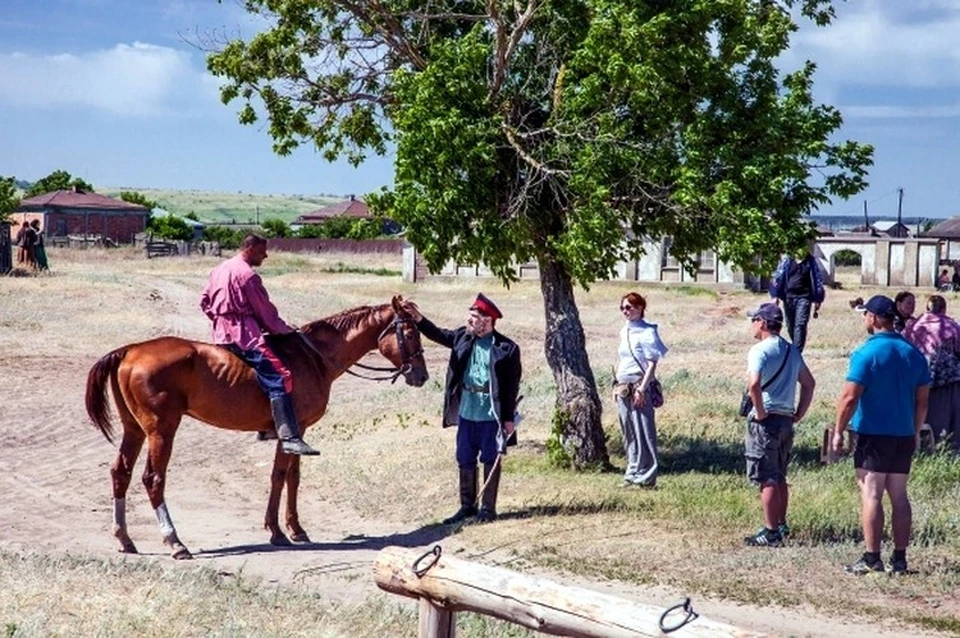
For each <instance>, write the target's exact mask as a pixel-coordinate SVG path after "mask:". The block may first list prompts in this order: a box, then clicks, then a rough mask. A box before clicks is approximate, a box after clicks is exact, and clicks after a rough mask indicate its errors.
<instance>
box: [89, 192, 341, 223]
mask: <svg viewBox="0 0 960 638" xmlns="http://www.w3.org/2000/svg"><path fill="white" fill-rule="evenodd" d="M124 190H135V191H137V192H139V193H142V194H143V195H145V196H146V197H147V198H148V199H151V200H154V201H156V202H157V203H158V204H160V207H161V208H165V209H167V210H169V211H171V212H173V213H176V214H177V215H181V216H183V215H187V214H188V213H194V214H196V216H197V217H198V218H199V219H200V221H202V222H210V223H231V222H236V223H238V224H252V223H257V220H258V219H259V221H260V222H263V221H266V220H268V219H281V220H283V221H285V222H287V223H288V224H289V223H290V222H292V221H293V220H294V219H296V218H297V217H299V216H300V215H303V214H304V213H309V212H311V211H314V210H317V209H318V208H323V207H324V206H327V205H329V204H332V203H334V202H338V201H341V200H343V199H345V198H344V197H336V196H327V195H257V194H253V193H239V192H238V193H220V192H210V191H194V190H163V189H156V188H130V189H127V188H111V187H104V188H103V189H100V191H101V192H102V193H103V194H104V195H107V196H109V197H119V196H120V193H121V192H122V191H124Z"/></svg>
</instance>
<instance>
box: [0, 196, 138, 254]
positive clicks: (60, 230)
mask: <svg viewBox="0 0 960 638" xmlns="http://www.w3.org/2000/svg"><path fill="white" fill-rule="evenodd" d="M10 217H11V219H13V220H15V221H17V222H24V221H27V222H30V221H33V220H34V219H38V220H40V227H41V228H43V230H44V232H45V233H46V235H47V237H66V236H67V235H84V236H96V237H106V238H109V239H111V240H112V241H114V242H116V243H118V244H119V243H132V242H133V238H134V236H135V235H136V234H137V233H142V232H143V231H144V230H145V229H146V227H147V220H148V219H149V218H150V209H149V208H147V207H145V206H139V205H137V204H131V203H129V202H125V201H123V200H122V199H114V198H112V197H107V196H105V195H100V194H99V193H88V192H86V191H84V190H81V189H79V188H74V189H73V190H59V191H53V192H50V193H44V194H43V195H36V196H34V197H28V198H27V199H24V200H22V201H21V202H20V206H19V207H17V209H16V210H15V211H13V212H12V213H11V214H10Z"/></svg>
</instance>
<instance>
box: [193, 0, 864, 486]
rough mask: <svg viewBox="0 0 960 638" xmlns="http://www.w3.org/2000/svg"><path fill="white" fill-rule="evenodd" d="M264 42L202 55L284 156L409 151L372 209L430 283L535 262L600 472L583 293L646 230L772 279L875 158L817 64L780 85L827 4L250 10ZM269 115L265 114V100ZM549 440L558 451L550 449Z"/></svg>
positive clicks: (497, 3)
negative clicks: (456, 271)
mask: <svg viewBox="0 0 960 638" xmlns="http://www.w3.org/2000/svg"><path fill="white" fill-rule="evenodd" d="M245 6H246V8H247V9H248V11H254V12H262V13H263V14H264V16H265V17H266V18H267V19H268V20H269V22H268V24H269V25H270V26H269V28H268V29H267V30H265V31H263V32H261V33H259V34H257V35H256V36H254V37H253V38H252V39H251V40H249V41H244V40H239V39H238V40H233V41H230V42H228V43H226V44H225V45H224V46H223V47H222V48H221V49H220V50H219V51H216V52H214V53H211V54H210V55H209V56H208V59H207V65H208V68H209V70H210V71H211V72H212V73H214V74H215V75H217V76H219V77H220V78H222V79H223V81H224V83H223V85H222V86H221V98H222V100H223V101H224V103H230V102H232V101H235V100H236V101H239V102H240V109H239V114H238V115H239V120H240V122H241V123H243V124H252V123H254V122H256V121H257V120H258V118H260V117H263V116H264V115H265V116H266V118H267V119H268V120H269V130H270V134H271V136H272V138H273V148H274V150H275V151H276V152H277V153H280V154H287V153H290V152H291V151H292V150H293V149H294V148H295V147H297V146H298V145H299V144H301V143H309V144H313V145H315V146H316V148H317V149H318V150H319V151H320V152H321V153H322V154H323V155H324V157H326V158H327V159H334V158H337V157H341V156H345V157H346V158H347V159H348V160H349V161H351V162H353V163H355V164H356V163H359V162H361V161H362V160H363V159H364V157H365V156H366V154H367V153H369V152H371V151H372V152H375V153H383V152H385V148H386V144H387V142H388V140H389V139H390V138H391V137H392V139H393V143H394V144H395V146H396V163H395V175H394V184H395V186H394V188H393V189H392V190H384V191H382V192H381V193H379V194H376V195H374V196H367V198H366V199H367V202H368V203H370V204H371V205H372V207H373V208H374V209H375V210H377V211H378V212H379V213H381V214H383V215H384V216H386V217H389V218H391V219H395V220H396V221H398V222H399V223H401V224H403V225H404V226H405V228H406V237H407V239H409V240H410V241H411V242H412V243H413V244H414V245H415V246H416V247H417V248H418V249H419V250H420V252H421V253H422V254H423V256H424V257H425V259H426V261H427V264H428V265H429V267H430V268H431V269H433V270H436V269H438V268H440V267H441V266H442V265H443V264H444V263H446V262H447V261H448V260H450V259H455V260H457V261H459V262H465V261H482V262H484V263H485V264H486V265H487V266H489V267H490V268H491V269H492V271H493V272H494V273H495V274H497V275H498V276H499V277H500V279H501V280H502V281H503V282H504V283H506V284H508V285H509V283H510V282H511V281H513V280H514V279H515V278H516V271H515V268H514V264H515V263H516V262H518V261H519V262H526V261H530V260H533V261H535V262H536V263H537V264H538V265H539V271H540V287H541V292H542V295H543V301H544V311H545V316H546V331H545V341H544V348H545V352H546V358H547V362H548V363H549V365H550V368H551V370H552V371H553V374H554V380H555V382H556V386H557V403H556V414H555V419H554V423H555V431H556V434H557V442H558V444H559V449H561V450H562V451H563V452H565V453H566V454H565V456H567V457H569V458H570V459H571V460H572V461H573V463H574V465H576V466H577V467H587V466H591V465H596V464H606V463H607V462H608V459H607V451H606V445H605V442H604V435H603V431H602V428H601V420H600V409H601V408H600V400H599V396H598V393H597V389H596V382H595V379H594V375H593V371H592V369H591V367H590V363H589V361H588V358H587V355H586V344H585V338H584V331H583V327H582V324H581V321H580V316H579V313H578V311H577V305H576V301H575V298H574V292H575V288H576V287H577V286H582V287H587V286H589V285H590V284H591V283H593V282H595V281H597V280H602V279H608V278H610V277H612V276H613V274H614V272H615V268H616V265H617V263H618V262H619V261H620V260H622V259H624V258H628V257H633V256H636V255H638V254H640V253H641V252H642V250H643V245H644V244H643V242H644V239H645V238H660V237H664V236H670V237H672V246H673V249H672V252H673V254H674V255H676V256H677V257H678V258H680V259H681V260H682V261H683V263H685V264H686V265H688V266H689V265H692V263H693V261H694V259H695V258H696V255H697V254H698V253H699V252H700V251H702V250H707V249H712V250H715V251H716V253H717V255H718V257H719V258H720V259H723V260H726V261H728V262H732V263H735V264H737V265H739V266H740V267H742V268H744V269H745V270H757V269H764V270H766V269H769V268H771V267H772V266H773V264H774V263H775V261H776V258H777V256H778V255H779V254H780V253H782V252H784V251H787V250H793V249H794V248H795V247H798V246H801V245H803V244H804V242H805V241H806V239H807V238H808V237H809V236H811V235H812V233H813V229H812V227H811V224H810V223H809V222H808V221H806V220H805V219H804V217H805V215H807V214H808V213H810V212H812V211H813V210H815V209H816V208H817V206H818V205H820V204H824V203H826V202H829V201H831V199H832V198H835V197H849V196H851V195H853V194H855V193H857V192H859V191H860V190H862V189H863V188H864V186H865V184H866V182H865V175H866V168H867V167H868V166H869V165H870V164H871V163H872V148H871V147H869V146H864V145H861V144H858V143H856V142H852V141H835V139H834V137H835V134H836V132H837V131H838V129H839V127H840V126H841V123H842V118H841V115H840V113H839V112H838V111H837V110H836V109H835V108H833V107H831V106H825V105H820V104H817V103H815V102H814V100H813V97H812V86H813V75H814V68H815V67H814V65H813V64H812V63H810V62H808V63H806V64H805V65H804V66H803V67H802V68H800V69H798V70H794V71H791V72H787V73H782V72H781V71H780V70H779V69H778V68H777V66H776V60H777V59H778V57H779V56H780V55H781V54H782V53H783V52H784V51H785V50H786V49H787V48H788V47H789V43H790V35H791V33H793V32H794V31H796V29H797V28H798V25H797V23H796V22H795V17H796V20H801V19H808V18H809V19H812V20H813V21H814V22H816V23H817V24H819V25H821V26H822V25H826V24H827V23H829V22H830V20H831V19H832V18H833V16H834V14H833V7H832V4H831V0H554V1H548V0H509V1H507V0H483V1H481V0H437V1H434V2H413V1H411V0H380V1H378V2H369V3H367V2H352V1H350V2H347V1H340V2H335V1H327V0H271V1H270V2H267V1H266V0H248V2H246V3H245ZM261 107H262V109H263V111H262V112H258V110H257V109H258V108H261ZM555 448H556V446H555Z"/></svg>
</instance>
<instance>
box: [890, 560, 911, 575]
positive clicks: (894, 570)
mask: <svg viewBox="0 0 960 638" xmlns="http://www.w3.org/2000/svg"><path fill="white" fill-rule="evenodd" d="M887 571H888V572H889V573H891V574H894V575H896V574H906V573H907V559H906V558H904V559H903V560H894V559H892V558H891V559H890V565H889V566H888V567H887Z"/></svg>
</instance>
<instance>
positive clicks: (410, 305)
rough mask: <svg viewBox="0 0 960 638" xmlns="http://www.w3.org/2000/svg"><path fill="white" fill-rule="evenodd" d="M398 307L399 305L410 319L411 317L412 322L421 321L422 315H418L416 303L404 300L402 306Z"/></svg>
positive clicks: (418, 310) (418, 309)
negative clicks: (407, 313) (408, 314)
mask: <svg viewBox="0 0 960 638" xmlns="http://www.w3.org/2000/svg"><path fill="white" fill-rule="evenodd" d="M400 305H401V307H402V308H403V309H404V310H406V311H407V312H409V313H410V317H411V318H412V319H413V320H414V321H417V322H419V321H420V320H421V319H423V315H422V314H421V313H420V308H418V307H417V304H416V303H414V302H412V301H410V300H405V301H404V302H403V303H402V304H400Z"/></svg>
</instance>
